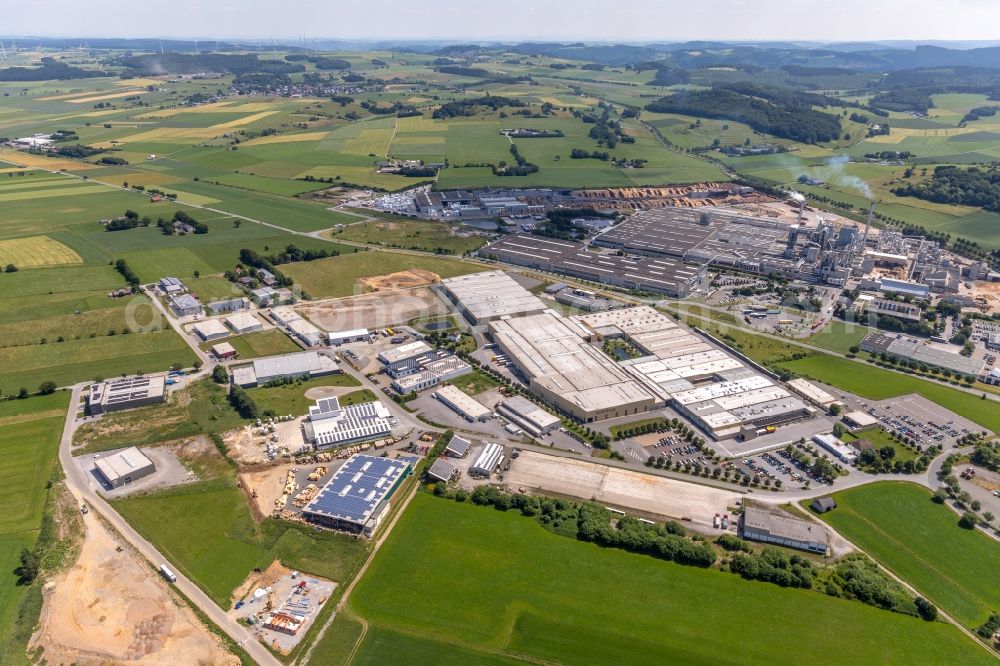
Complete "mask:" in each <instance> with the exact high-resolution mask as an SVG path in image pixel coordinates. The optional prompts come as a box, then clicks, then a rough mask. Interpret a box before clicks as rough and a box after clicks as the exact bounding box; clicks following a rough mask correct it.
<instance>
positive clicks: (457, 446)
mask: <svg viewBox="0 0 1000 666" xmlns="http://www.w3.org/2000/svg"><path fill="white" fill-rule="evenodd" d="M471 448H472V442H470V441H469V440H467V439H465V438H464V437H459V436H458V435H452V436H451V439H450V440H448V443H447V444H446V445H445V447H444V455H446V456H448V457H449V458H464V457H465V456H467V455H469V450H470V449H471Z"/></svg>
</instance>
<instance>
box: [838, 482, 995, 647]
mask: <svg viewBox="0 0 1000 666" xmlns="http://www.w3.org/2000/svg"><path fill="white" fill-rule="evenodd" d="M833 497H834V499H836V500H837V508H836V509H835V510H833V511H831V512H829V513H825V514H823V515H822V516H821V518H822V519H823V520H825V521H826V522H828V523H830V525H831V526H833V527H834V528H835V529H836V530H837V531H838V532H840V533H841V534H843V535H844V536H845V537H847V538H848V539H849V540H850V541H852V542H853V543H854V544H856V545H857V546H858V547H859V548H861V549H863V550H864V551H865V552H867V553H869V554H870V555H871V556H872V557H874V558H876V559H877V560H879V561H880V562H882V563H883V564H884V565H885V566H887V567H888V568H889V569H891V570H892V571H893V573H895V574H896V575H897V576H899V577H900V578H902V579H903V580H905V581H907V582H908V583H911V584H912V585H913V586H914V587H916V588H917V589H918V590H919V591H920V592H921V594H923V595H924V596H926V597H927V598H928V599H930V600H931V601H933V602H934V603H935V604H937V605H938V606H939V607H940V608H941V609H942V610H944V611H945V612H947V613H948V614H950V615H951V616H952V617H954V618H955V619H956V620H958V621H959V622H961V623H962V624H964V625H966V626H967V627H970V628H975V627H977V626H979V625H980V624H982V623H983V622H985V621H986V619H987V617H988V616H989V614H990V612H991V611H993V610H998V609H1000V579H998V578H997V576H996V563H997V561H1000V544H998V543H996V542H995V541H993V540H992V539H990V538H989V537H987V536H985V535H983V534H981V533H979V532H978V531H974V530H966V529H962V528H961V527H959V526H958V516H957V515H956V514H955V513H954V512H952V511H951V509H949V508H948V507H946V506H943V505H940V504H935V503H934V502H932V501H931V497H932V496H931V493H930V491H929V490H927V489H926V488H923V487H921V486H918V485H916V484H913V483H906V482H884V483H875V484H870V485H867V486H861V487H858V488H852V489H850V490H845V491H842V492H839V493H836V494H834V496H833Z"/></svg>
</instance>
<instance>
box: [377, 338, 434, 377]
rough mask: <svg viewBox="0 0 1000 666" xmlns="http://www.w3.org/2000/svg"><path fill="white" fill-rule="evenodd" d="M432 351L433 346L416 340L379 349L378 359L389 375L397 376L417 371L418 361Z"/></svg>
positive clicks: (418, 369) (418, 367)
mask: <svg viewBox="0 0 1000 666" xmlns="http://www.w3.org/2000/svg"><path fill="white" fill-rule="evenodd" d="M433 351H434V348H433V347H431V346H430V345H429V344H427V343H426V342H424V341H423V340H416V341H414V342H408V343H407V344H405V345H400V346H398V347H391V348H389V349H385V350H383V351H380V352H379V354H378V360H379V361H381V362H382V365H383V366H385V367H384V368H383V369H384V370H385V372H386V373H388V375H389V376H390V377H393V378H398V377H404V376H406V375H409V374H413V373H415V372H419V371H420V366H419V365H418V361H419V360H421V359H423V358H424V357H425V356H427V355H428V354H430V353H431V352H433Z"/></svg>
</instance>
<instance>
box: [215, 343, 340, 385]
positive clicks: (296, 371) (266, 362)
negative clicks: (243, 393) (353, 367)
mask: <svg viewBox="0 0 1000 666" xmlns="http://www.w3.org/2000/svg"><path fill="white" fill-rule="evenodd" d="M338 372H340V366H339V365H337V362H336V361H334V360H333V359H332V358H330V357H329V356H326V355H325V354H320V353H318V352H310V351H307V352H298V353H295V354H283V355H281V356H267V357H265V358H259V359H256V360H254V361H253V362H252V363H250V364H249V365H244V366H240V367H238V368H233V373H232V379H233V383H234V384H236V385H237V386H242V387H244V388H249V387H253V386H263V385H264V384H267V383H268V382H270V381H273V380H275V379H284V378H286V377H289V378H293V379H296V378H300V377H301V378H303V379H312V378H313V377H322V376H324V375H332V374H335V373H338Z"/></svg>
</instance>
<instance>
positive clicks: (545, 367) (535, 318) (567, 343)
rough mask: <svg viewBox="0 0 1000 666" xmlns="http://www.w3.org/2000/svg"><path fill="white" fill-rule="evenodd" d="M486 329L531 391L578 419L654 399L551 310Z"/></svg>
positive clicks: (622, 412) (643, 406)
mask: <svg viewBox="0 0 1000 666" xmlns="http://www.w3.org/2000/svg"><path fill="white" fill-rule="evenodd" d="M490 334H491V335H492V337H493V339H494V340H495V341H496V343H497V345H498V346H499V347H500V349H501V350H502V351H503V353H504V354H506V355H507V356H508V357H509V358H510V359H511V361H512V362H513V364H514V366H515V368H516V369H517V371H518V372H519V373H520V374H521V375H522V376H523V377H524V379H525V381H526V382H527V383H528V387H529V388H530V389H531V391H532V392H534V393H535V394H536V395H538V396H540V397H541V398H542V399H543V400H545V401H547V402H549V403H550V404H552V405H554V406H555V407H556V408H558V409H560V410H562V411H563V412H565V413H567V414H570V415H572V416H574V417H575V418H577V419H579V420H581V421H584V422H587V423H589V422H592V421H602V420H604V419H611V418H617V417H620V416H629V415H632V414H638V413H640V412H645V411H646V410H648V409H650V408H652V407H653V406H654V405H655V403H656V399H655V398H654V397H653V396H652V395H651V394H650V393H649V392H648V391H646V390H645V389H644V388H643V387H642V385H641V384H640V383H639V381H638V380H636V379H635V378H634V377H632V376H631V375H630V374H629V373H628V372H626V371H625V370H624V369H623V368H622V367H621V366H619V365H618V364H617V363H615V362H614V361H612V360H611V359H610V358H609V357H608V356H606V355H605V354H604V353H603V352H601V351H600V350H599V349H596V348H594V347H592V346H590V345H589V344H587V335H588V334H587V331H586V330H585V329H584V328H583V326H582V325H581V324H579V323H577V322H574V321H573V320H570V319H566V318H564V317H561V316H559V315H557V314H555V313H554V312H544V313H542V314H535V315H529V316H526V317H518V318H516V319H503V320H499V321H494V322H491V323H490Z"/></svg>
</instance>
